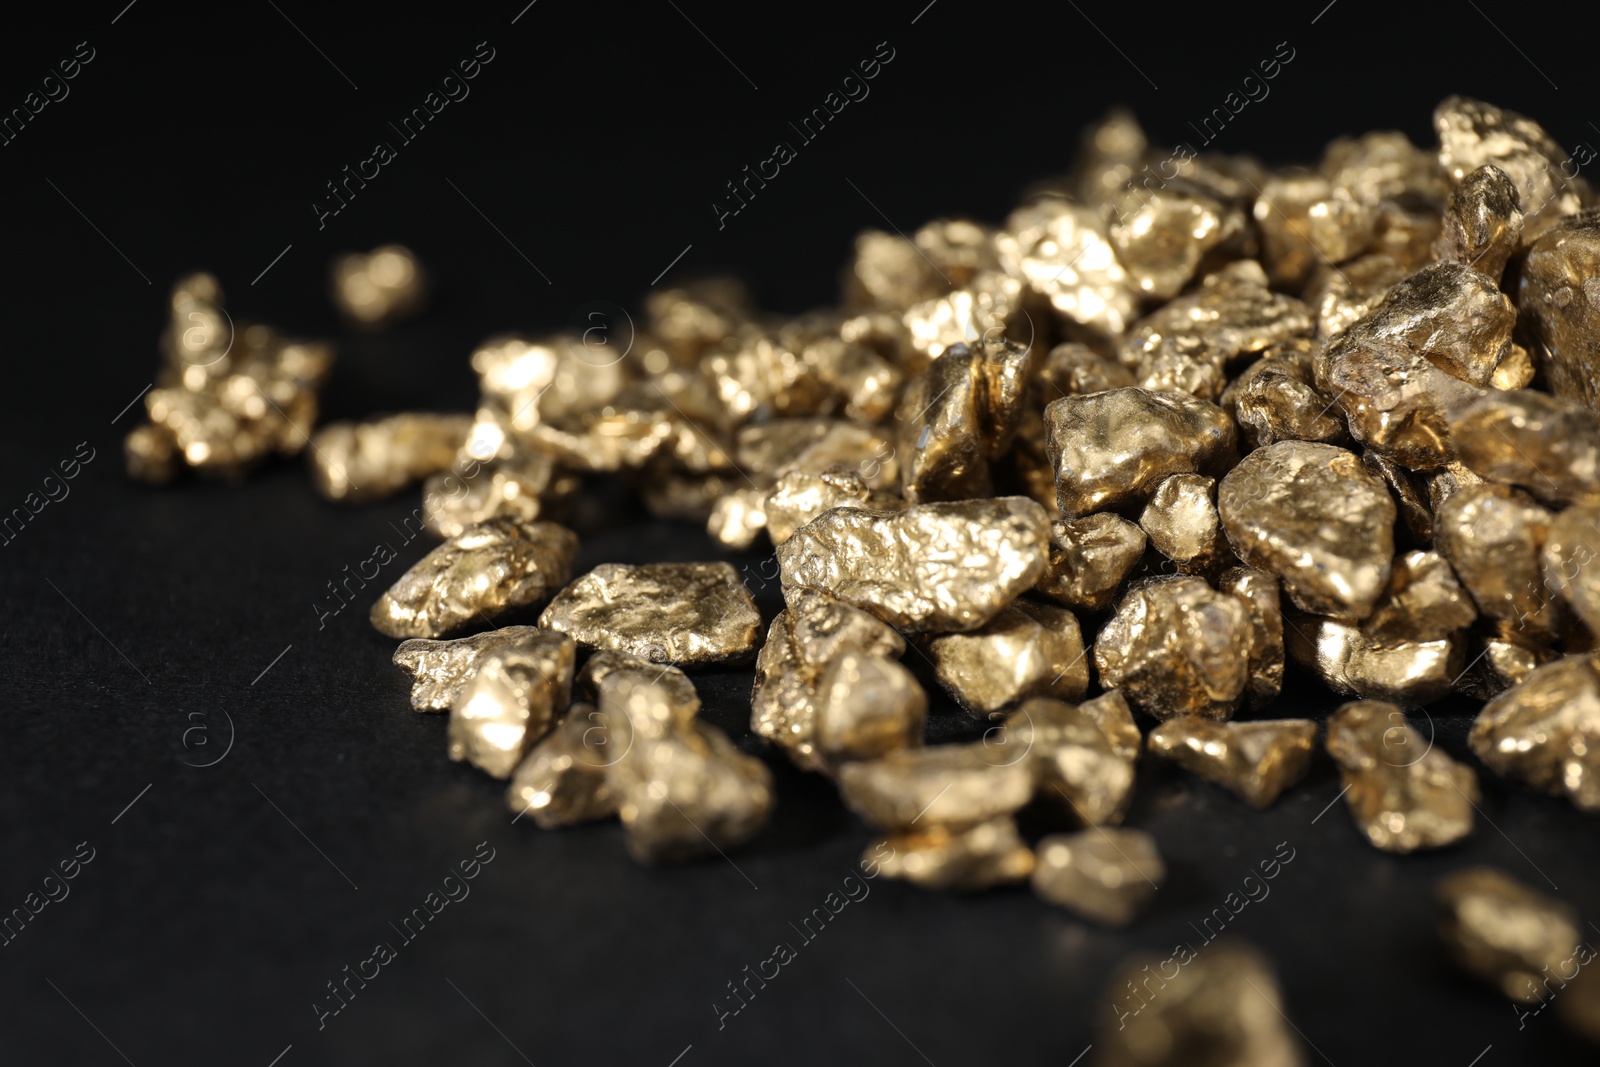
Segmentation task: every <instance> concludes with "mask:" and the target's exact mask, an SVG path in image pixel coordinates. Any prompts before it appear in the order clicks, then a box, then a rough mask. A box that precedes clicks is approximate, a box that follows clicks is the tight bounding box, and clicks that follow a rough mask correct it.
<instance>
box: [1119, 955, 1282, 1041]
mask: <svg viewBox="0 0 1600 1067" xmlns="http://www.w3.org/2000/svg"><path fill="white" fill-rule="evenodd" d="M1187 948H1188V946H1181V947H1180V949H1179V953H1183V952H1184V950H1185V949H1187ZM1174 963H1178V964H1179V966H1178V967H1177V968H1176V973H1175V974H1173V975H1172V976H1171V977H1168V976H1167V969H1168V968H1169V967H1171V966H1172V965H1173V964H1174ZM1108 1000H1109V1003H1108V1004H1107V1005H1106V1008H1105V1011H1104V1013H1103V1016H1102V1017H1103V1019H1104V1020H1105V1021H1104V1023H1103V1024H1102V1026H1101V1029H1100V1040H1099V1042H1097V1044H1098V1045H1099V1049H1100V1051H1099V1052H1098V1053H1097V1058H1096V1059H1095V1061H1094V1062H1095V1064H1096V1065H1097V1067H1195V1065H1197V1064H1216V1065H1218V1067H1222V1065H1224V1064H1226V1065H1227V1067H1305V1063H1306V1055H1305V1051H1304V1050H1303V1049H1302V1047H1301V1044H1300V1040H1299V1038H1298V1037H1296V1036H1295V1030H1294V1027H1293V1024H1292V1023H1290V1021H1289V1017H1288V1016H1287V1015H1285V1014H1284V1010H1283V993H1282V992H1281V991H1280V990H1279V988H1278V978H1277V975H1275V974H1274V973H1273V971H1272V967H1271V966H1270V965H1269V964H1268V963H1267V961H1266V958H1265V957H1263V956H1262V955H1261V954H1260V953H1259V952H1257V951H1256V950H1255V949H1254V948H1252V947H1251V946H1249V945H1246V944H1244V943H1242V942H1238V941H1230V940H1221V941H1218V942H1216V943H1215V944H1209V945H1206V946H1205V947H1203V948H1202V949H1201V950H1200V951H1199V952H1198V953H1196V952H1194V951H1193V950H1189V951H1188V952H1187V954H1179V955H1175V956H1173V957H1168V958H1166V959H1163V958H1162V957H1160V956H1154V955H1152V956H1136V957H1134V958H1133V959H1130V960H1128V961H1127V962H1126V963H1124V964H1123V965H1122V966H1121V967H1120V968H1119V969H1118V971H1117V974H1116V976H1115V978H1113V980H1112V982H1111V987H1110V992H1109V993H1108Z"/></svg>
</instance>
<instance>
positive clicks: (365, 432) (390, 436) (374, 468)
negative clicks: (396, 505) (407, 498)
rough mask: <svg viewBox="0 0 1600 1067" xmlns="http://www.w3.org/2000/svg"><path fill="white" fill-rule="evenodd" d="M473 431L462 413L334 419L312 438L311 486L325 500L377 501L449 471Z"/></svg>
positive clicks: (470, 422) (467, 418)
mask: <svg viewBox="0 0 1600 1067" xmlns="http://www.w3.org/2000/svg"><path fill="white" fill-rule="evenodd" d="M471 430H472V419H471V418H469V417H467V416H465V415H431V414H414V415H390V416H388V417H387V418H383V419H376V420H374V421H372V422H360V423H354V422H335V423H330V424H329V425H327V426H324V427H323V428H322V429H320V430H318V431H317V434H316V436H315V437H313V438H312V442H311V443H312V449H311V452H310V453H309V460H310V463H311V484H312V485H313V486H315V487H316V490H317V492H319V493H321V494H322V495H323V496H324V497H326V498H327V499H329V500H338V501H345V502H349V503H352V504H355V503H363V502H365V501H369V500H382V499H383V498H384V497H386V496H392V495H393V494H395V493H397V492H399V491H400V490H401V489H404V488H405V487H406V486H408V485H410V484H411V483H413V482H418V481H421V480H422V479H424V478H426V477H428V476H429V475H431V474H433V473H435V472H437V471H443V470H448V469H449V468H450V465H451V464H452V463H454V462H455V460H456V455H457V453H459V452H460V451H461V446H462V445H464V444H465V443H466V442H467V435H468V434H469V433H470V432H471Z"/></svg>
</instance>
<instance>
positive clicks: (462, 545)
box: [372, 519, 578, 637]
mask: <svg viewBox="0 0 1600 1067" xmlns="http://www.w3.org/2000/svg"><path fill="white" fill-rule="evenodd" d="M577 551H578V537H577V535H576V534H574V533H573V532H572V531H571V530H569V529H567V528H566V527H564V526H557V525H556V524H555V523H553V522H533V523H528V524H526V525H524V524H521V523H516V522H512V521H510V520H509V519H492V520H490V521H489V522H486V523H483V524H482V525H480V526H474V527H472V528H470V529H468V530H466V531H465V532H463V533H461V534H459V535H458V536H456V537H452V538H450V540H448V541H446V542H445V543H444V544H442V545H440V546H439V547H438V548H435V549H434V550H433V551H432V552H429V553H428V554H427V555H426V556H423V557H422V559H420V560H418V561H417V564H416V566H414V567H412V568H411V569H410V570H409V571H407V572H406V573H405V574H403V575H402V576H401V577H400V580H399V581H397V582H395V583H394V585H392V586H391V587H390V588H389V591H388V592H386V593H384V594H383V596H381V597H379V598H378V602H377V603H376V604H374V605H372V625H373V626H374V627H375V628H376V629H377V630H378V632H379V633H382V634H387V635H388V636H389V637H444V636H446V635H448V634H450V633H453V632H455V631H458V630H461V629H464V628H466V627H468V626H471V625H472V624H473V623H474V622H475V621H480V622H488V623H489V624H490V625H493V624H494V621H495V620H496V619H497V618H500V617H502V616H504V615H505V614H506V613H508V612H511V611H515V610H516V609H518V608H524V607H531V606H533V605H536V604H539V603H542V602H543V601H545V600H547V599H549V598H550V596H551V594H552V593H554V592H555V591H556V590H557V589H559V588H561V586H562V585H563V584H564V583H565V582H566V581H567V579H568V578H569V577H570V576H571V574H572V559H573V557H574V556H575V555H576V554H577ZM550 628H551V627H548V626H547V627H546V629H550Z"/></svg>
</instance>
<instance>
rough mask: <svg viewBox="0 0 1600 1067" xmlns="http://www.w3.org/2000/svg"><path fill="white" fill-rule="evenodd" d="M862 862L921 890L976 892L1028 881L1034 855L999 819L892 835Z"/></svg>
mask: <svg viewBox="0 0 1600 1067" xmlns="http://www.w3.org/2000/svg"><path fill="white" fill-rule="evenodd" d="M884 849H888V850H889V852H888V855H887V857H886V858H885V856H884ZM861 862H862V864H863V865H865V864H867V863H876V864H877V865H878V869H879V870H880V871H881V872H882V873H883V874H884V875H886V876H887V877H890V878H898V879H901V880H902V881H906V882H910V883H911V884H912V885H915V886H919V887H921V888H923V889H954V890H958V891H961V892H973V891H975V890H979V889H988V888H990V887H992V886H997V885H1004V884H1006V883H1009V882H1020V881H1022V880H1023V879H1024V878H1026V877H1028V873H1029V872H1030V871H1032V870H1033V850H1032V849H1030V848H1029V847H1028V846H1027V844H1026V843H1024V842H1023V840H1022V838H1021V837H1020V836H1019V835H1018V834H1017V824H1016V823H1015V822H1014V821H1013V820H1012V819H1011V818H1010V817H1008V816H1000V817H998V818H994V819H990V820H988V821H987V822H980V823H978V824H977V825H975V826H969V827H965V828H957V829H951V828H949V827H944V826H933V825H930V826H928V827H926V828H924V829H919V830H912V831H908V832H905V833H897V834H890V835H889V836H888V837H884V838H880V839H879V840H877V841H874V842H873V843H872V844H870V845H868V846H867V848H866V851H864V852H863V853H862V854H861Z"/></svg>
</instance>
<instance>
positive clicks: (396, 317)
mask: <svg viewBox="0 0 1600 1067" xmlns="http://www.w3.org/2000/svg"><path fill="white" fill-rule="evenodd" d="M427 292H428V279H427V276H426V275H425V274H424V273H423V270H422V265H421V264H420V263H418V262H417V257H416V256H415V255H414V254H413V253H412V251H411V249H409V248H407V247H405V246H404V245H384V246H383V247H381V248H374V249H373V250H372V251H371V252H369V253H366V254H362V253H351V254H350V255H346V256H340V257H339V258H338V259H336V260H334V261H333V302H334V303H335V304H336V305H338V308H339V310H340V312H342V313H343V314H344V316H345V317H346V318H347V319H349V320H350V321H351V322H354V323H355V324H356V325H358V326H361V327H363V328H366V329H374V330H376V329H383V328H386V327H388V326H392V325H393V324H394V323H396V322H398V321H400V320H401V319H404V318H407V317H409V316H411V315H414V314H416V313H417V311H418V310H419V309H420V308H421V307H422V302H423V300H424V299H425V298H426V297H427Z"/></svg>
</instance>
